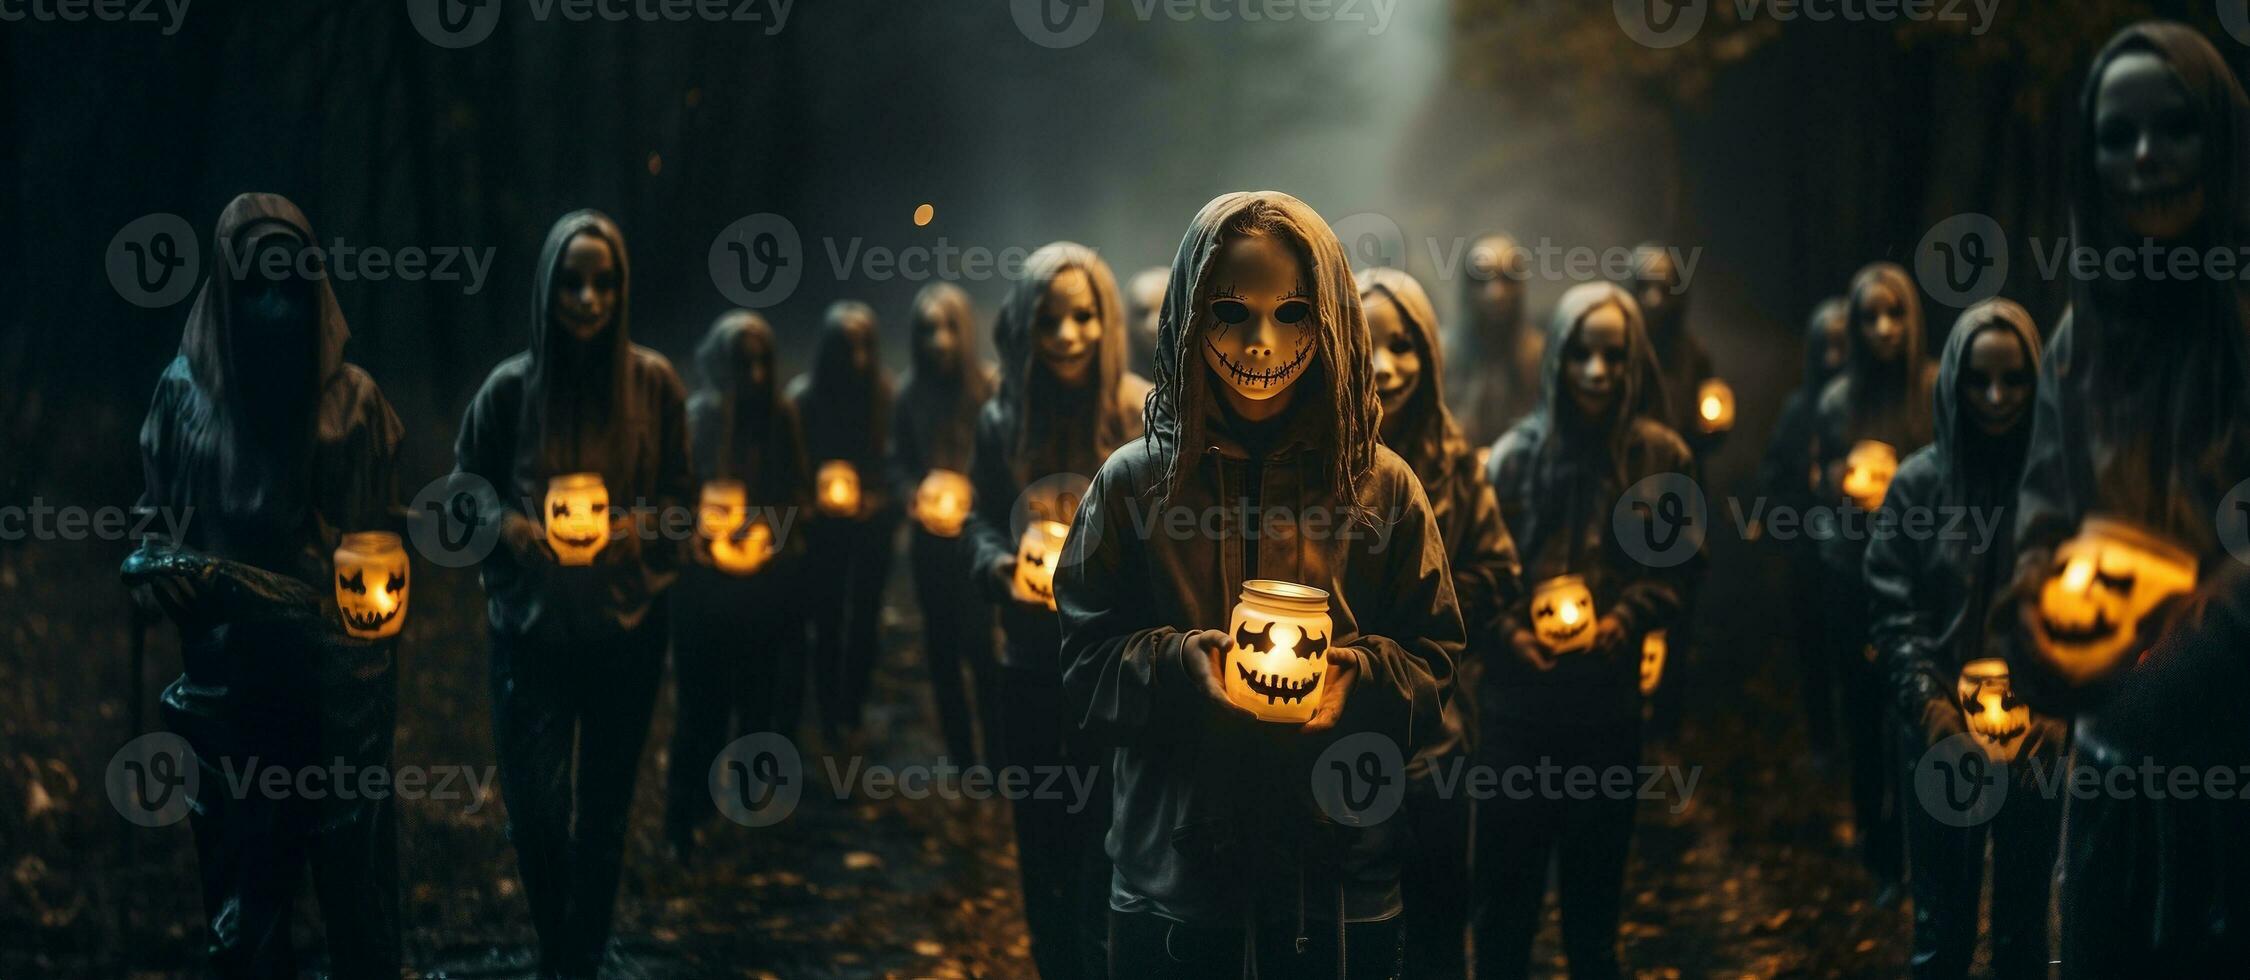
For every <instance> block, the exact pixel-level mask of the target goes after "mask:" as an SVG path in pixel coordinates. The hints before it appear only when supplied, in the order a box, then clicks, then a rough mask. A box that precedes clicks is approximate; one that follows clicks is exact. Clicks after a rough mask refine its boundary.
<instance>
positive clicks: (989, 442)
mask: <svg viewBox="0 0 2250 980" xmlns="http://www.w3.org/2000/svg"><path fill="white" fill-rule="evenodd" d="M1070 269H1080V270H1083V271H1084V272H1085V273H1086V278H1087V279H1088V280H1089V283H1090V286H1091V288H1092V289H1093V291H1094V302H1095V305H1097V306H1099V307H1100V313H1101V325H1102V336H1101V340H1100V341H1099V342H1098V344H1097V346H1096V349H1095V352H1094V368H1093V377H1092V378H1091V379H1090V380H1091V381H1092V384H1090V385H1088V386H1087V387H1086V388H1085V389H1083V390H1082V391H1079V392H1071V391H1067V390H1065V389H1063V388H1062V387H1060V386H1059V385H1057V384H1056V383H1055V382H1054V379H1053V376H1052V375H1051V374H1050V373H1049V372H1048V371H1047V369H1046V367H1045V365H1044V364H1043V363H1042V362H1041V361H1040V360H1039V352H1038V347H1039V340H1038V336H1037V334H1036V331H1037V330H1038V320H1039V305H1040V303H1041V302H1043V301H1044V300H1045V298H1046V295H1047V289H1048V287H1049V286H1050V285H1051V284H1052V283H1053V282H1054V281H1055V277H1057V276H1060V275H1062V274H1063V273H1064V272H1065V271H1068V270H1070ZM993 340H994V342H995V343H996V344H997V345H998V347H999V348H1000V391H999V393H998V394H996V395H994V396H993V397H992V399H991V400H990V401H987V402H985V403H984V409H983V410H982V411H980V412H978V413H977V420H976V452H975V459H974V461H973V463H972V465H971V470H970V480H971V482H972V483H973V484H974V486H975V489H976V503H975V506H974V509H973V511H972V513H971V514H970V515H969V523H968V527H967V529H966V532H965V533H966V534H967V536H968V539H969V542H970V548H971V556H970V562H971V568H972V570H973V574H974V576H975V578H976V581H977V585H978V587H979V588H982V589H983V590H984V591H985V595H986V597H987V598H989V599H991V600H992V601H993V602H994V603H996V604H998V605H999V607H1000V624H1001V626H1002V627H1003V628H1004V629H1005V630H1006V631H1007V634H1008V642H1007V644H1005V646H1004V647H1003V648H1002V650H1001V654H1000V662H1001V663H1003V664H1006V665H1008V666H1010V667H1027V668H1032V669H1035V670H1059V669H1061V665H1060V664H1059V663H1058V662H1057V661H1056V659H1055V658H1056V657H1057V656H1059V654H1060V651H1061V645H1062V633H1061V626H1060V625H1059V624H1058V622H1057V621H1056V619H1055V617H1054V616H1053V615H1051V614H1049V613H1047V612H1045V611H1044V610H1038V609H1028V608H1024V607H1022V606H1021V605H1020V604H1019V603H1017V602H1015V601H1013V599H1011V598H1010V597H1009V595H1008V593H1007V590H1006V588H1005V587H1004V586H1003V584H1002V576H1001V574H1000V569H1001V568H1003V567H1005V566H1006V565H1007V564H1008V563H1009V562H1012V561H1014V560H1015V557H1016V540H1017V538H1016V535H1017V534H1018V533H1019V532H1020V531H1021V530H1022V527H1023V525H1022V523H1021V521H1022V520H1023V519H1024V518H1021V517H1018V516H1017V508H1018V506H1019V504H1021V505H1023V506H1024V507H1025V508H1026V509H1027V510H1028V514H1027V515H1026V516H1028V517H1036V518H1037V519H1039V520H1052V521H1061V522H1063V523H1066V524H1067V523H1070V521H1071V519H1072V518H1073V517H1075V516H1077V505H1078V499H1077V492H1078V491H1079V490H1081V489H1082V484H1081V483H1080V481H1081V480H1083V479H1085V478H1086V476H1087V474H1090V473H1092V472H1094V471H1095V470H1096V469H1099V468H1100V467H1101V464H1102V460H1105V459H1108V458H1109V455H1110V453H1112V452H1114V451H1116V449H1117V447H1119V446H1121V445H1124V444H1125V443H1126V442H1127V441H1128V440H1131V439H1135V438H1139V436H1140V434H1141V409H1142V400H1143V399H1144V398H1145V397H1146V396H1147V393H1148V385H1147V383H1146V382H1144V381H1141V380H1140V378H1138V377H1137V376H1135V375H1133V374H1131V373H1130V372H1128V371H1126V370H1125V360H1126V347H1127V346H1128V345H1129V344H1130V343H1131V339H1130V337H1129V335H1128V334H1127V333H1126V326H1125V310H1124V308H1123V307H1121V306H1120V305H1119V304H1118V293H1117V278H1116V277H1115V276H1114V275H1112V274H1111V273H1110V269H1109V263H1107V262H1104V261H1102V258H1101V256H1099V255H1097V254H1095V252H1094V250H1093V249H1090V248H1087V247H1086V246H1084V245H1079V244H1077V243H1074V242H1055V243H1053V244H1050V245H1047V246H1044V247H1042V248H1040V249H1039V250H1038V251H1035V252H1033V253H1031V257H1030V258H1029V259H1026V260H1025V262H1024V271H1023V277H1022V278H1021V279H1019V280H1017V281H1016V285H1015V288H1013V289H1011V290H1009V292H1008V299H1007V302H1006V303H1005V304H1004V305H1003V306H1001V308H1000V316H999V318H998V320H997V322H996V323H995V324H994V325H993ZM1066 474H1067V475H1070V476H1075V477H1077V478H1078V479H1067V478H1066V479H1063V480H1052V481H1050V480H1048V478H1049V477H1055V476H1062V475H1066ZM1033 484H1037V485H1038V486H1039V487H1040V489H1041V492H1040V493H1039V494H1037V495H1036V497H1034V498H1032V499H1019V498H1023V497H1024V491H1025V490H1026V489H1027V488H1029V487H1031V486H1032V485H1033Z"/></svg>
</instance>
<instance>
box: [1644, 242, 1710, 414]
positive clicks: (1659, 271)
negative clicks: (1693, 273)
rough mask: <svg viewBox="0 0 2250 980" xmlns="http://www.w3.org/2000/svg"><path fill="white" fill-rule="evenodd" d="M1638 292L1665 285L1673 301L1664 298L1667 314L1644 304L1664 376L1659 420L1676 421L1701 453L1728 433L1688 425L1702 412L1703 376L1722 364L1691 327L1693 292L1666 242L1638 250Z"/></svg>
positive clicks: (1653, 347) (1658, 365)
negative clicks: (1655, 312) (1689, 291)
mask: <svg viewBox="0 0 2250 980" xmlns="http://www.w3.org/2000/svg"><path fill="white" fill-rule="evenodd" d="M1634 275H1635V277H1636V278H1635V279H1634V282H1633V284H1632V285H1631V286H1630V287H1628V288H1631V289H1633V290H1635V295H1634V298H1635V300H1636V301H1637V300H1638V299H1639V291H1640V290H1642V289H1646V288H1652V287H1653V288H1657V289H1662V290H1665V291H1666V292H1667V293H1669V294H1670V297H1669V299H1670V301H1669V302H1668V303H1666V304H1665V307H1664V315H1663V316H1662V317H1657V316H1653V315H1650V314H1648V313H1647V310H1646V308H1645V307H1644V308H1643V311H1642V312H1643V316H1644V318H1645V319H1647V321H1648V342H1649V352H1650V353H1651V354H1652V355H1654V356H1655V359H1656V369H1657V373H1658V374H1659V375H1660V376H1661V377H1662V378H1663V384H1664V395H1663V399H1662V403H1663V406H1664V414H1662V415H1660V416H1657V421H1659V422H1662V423H1664V424H1665V425H1667V426H1670V427H1672V429H1673V431H1674V432H1675V433H1677V434H1678V435H1679V437H1680V438H1681V439H1682V440H1683V441H1685V442H1687V444H1688V448H1689V449H1691V450H1693V451H1694V452H1695V454H1696V456H1697V457H1698V458H1701V457H1702V456H1704V455H1706V454H1708V453H1710V452H1712V451H1714V450H1716V449H1717V448H1718V446H1719V444H1720V442H1721V441H1722V440H1723V439H1724V436H1725V433H1709V434H1706V433H1704V432H1702V431H1700V430H1697V429H1694V428H1692V427H1690V426H1689V425H1688V423H1689V422H1691V421H1692V420H1694V419H1695V418H1696V416H1697V411H1696V401H1697V399H1698V398H1699V397H1701V394H1700V393H1701V391H1702V387H1703V382H1704V381H1706V380H1708V379H1710V378H1713V377H1716V376H1717V375H1718V370H1717V369H1716V368H1715V367H1714V366H1713V365H1712V363H1711V352H1710V351H1709V350H1708V349H1706V348H1705V347H1704V346H1703V340H1702V338H1700V337H1697V336H1696V335H1695V334H1693V333H1691V332H1689V331H1688V295H1687V290H1686V286H1685V284H1684V283H1683V282H1682V281H1681V278H1680V270H1679V264H1678V262H1677V261H1676V260H1675V259H1674V258H1673V256H1672V253H1671V251H1670V250H1668V249H1667V248H1666V247H1665V246H1662V245H1655V244H1646V245H1642V246H1640V247H1639V248H1638V249H1635V250H1634Z"/></svg>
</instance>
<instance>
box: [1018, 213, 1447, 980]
mask: <svg viewBox="0 0 2250 980" xmlns="http://www.w3.org/2000/svg"><path fill="white" fill-rule="evenodd" d="M1163 309H1164V312H1163V314H1162V325H1161V327H1160V330H1159V338H1160V343H1159V344H1158V347H1157V351H1156V379H1155V381H1156V389H1155V392H1154V394H1153V395H1152V396H1151V397H1150V399H1149V406H1150V413H1149V425H1148V433H1147V435H1146V436H1145V437H1143V438H1142V439H1140V440H1137V441H1135V442H1132V443H1128V444H1126V445H1125V446H1124V447H1123V448H1121V449H1119V450H1118V451H1117V452H1116V453H1114V454H1112V455H1111V456H1110V457H1109V461H1108V462H1106V463H1104V464H1103V465H1102V467H1101V470H1100V472H1098V473H1097V474H1096V475H1095V477H1094V481H1093V485H1092V486H1091V487H1090V488H1089V489H1088V492H1087V495H1086V499H1085V503H1084V504H1083V505H1082V506H1081V507H1080V508H1079V510H1078V516H1077V520H1076V522H1075V523H1074V524H1073V525H1072V528H1071V532H1070V544H1069V545H1068V547H1067V548H1066V550H1065V553H1064V557H1063V564H1062V567H1061V569H1059V570H1058V571H1057V573H1056V583H1055V593H1056V597H1057V601H1058V603H1059V605H1060V609H1061V616H1062V664H1063V673H1064V676H1063V685H1064V690H1065V694H1066V698H1067V703H1068V707H1069V710H1070V713H1071V717H1072V718H1073V719H1074V720H1075V721H1076V724H1077V725H1078V726H1079V727H1081V728H1082V729H1083V730H1084V732H1085V733H1086V734H1087V735H1089V736H1092V737H1095V738H1100V739H1103V740H1106V741H1108V742H1110V743H1111V744H1114V745H1115V746H1116V747H1117V748H1116V752H1115V757H1114V761H1115V766H1114V773H1115V778H1116V792H1115V794H1114V799H1115V803H1116V812H1115V814H1114V817H1113V819H1112V820H1111V822H1110V827H1109V840H1108V849H1109V855H1110V857H1111V858H1112V859H1114V861H1115V864H1116V873H1115V876H1114V877H1113V879H1112V882H1111V886H1110V899H1109V901H1110V908H1111V909H1112V910H1113V912H1112V918H1111V926H1112V930H1111V940H1112V941H1111V949H1110V955H1111V957H1112V959H1111V964H1112V975H1115V976H1155V975H1168V974H1170V973H1172V972H1176V971H1178V970H1181V969H1193V970H1201V971H1205V972H1204V973H1198V974H1197V975H1206V974H1219V975H1231V974H1226V973H1223V972H1222V971H1236V972H1239V971H1241V970H1243V969H1244V968H1245V967H1246V963H1245V959H1249V960H1251V961H1252V962H1253V963H1254V964H1255V966H1256V968H1257V969H1258V970H1259V971H1261V972H1267V973H1268V975H1288V976H1298V975H1317V976H1327V975H1330V973H1331V970H1332V968H1334V967H1337V966H1339V965H1341V966H1342V967H1343V969H1342V971H1341V972H1343V973H1345V974H1346V975H1350V976H1362V975H1365V976H1387V975H1389V973H1388V971H1389V970H1390V969H1391V968H1392V967H1393V966H1394V965H1395V964H1396V962H1397V958H1398V955H1399V935H1400V933H1399V927H1398V923H1397V922H1396V921H1395V917H1396V916H1397V914H1398V912H1399V900H1398V875H1399V861H1400V854H1401V842H1400V841H1399V839H1398V834H1399V830H1400V827H1399V825H1398V824H1397V822H1395V821H1394V822H1374V823H1371V824H1368V825H1364V826H1356V825H1347V824H1343V823H1338V822H1335V821H1333V820H1331V819H1329V817H1328V816H1327V815H1326V814H1327V812H1328V811H1325V810H1324V809H1323V808H1321V807H1320V806H1318V805H1316V804H1315V802H1314V801H1313V799H1312V798H1311V794H1310V787H1309V786H1308V785H1307V783H1306V780H1305V779H1304V775H1303V774H1304V773H1306V772H1308V771H1311V766H1312V763H1313V760H1314V759H1316V758H1318V757H1319V756H1320V754H1321V753H1322V752H1323V751H1324V750H1326V749H1328V748H1329V747H1330V746H1332V745H1334V744H1335V743H1336V742H1337V740H1339V739H1341V738H1345V737H1348V736H1354V735H1358V736H1361V737H1362V738H1363V739H1364V738H1366V737H1368V736H1380V737H1381V738H1387V739H1389V740H1390V742H1391V743H1392V744H1394V745H1396V746H1397V747H1398V748H1399V749H1400V750H1401V752H1402V754H1404V755H1406V756H1408V757H1411V756H1412V755H1413V754H1415V753H1416V752H1418V751H1419V750H1421V749H1423V748H1426V747H1428V746H1429V745H1432V744H1434V743H1435V742H1437V741H1438V740H1440V739H1442V738H1443V737H1444V725H1443V721H1442V718H1441V717H1440V685H1441V683H1443V682H1445V681H1446V680H1448V679H1450V677H1451V675H1452V664H1453V659H1454V656H1455V655H1456V654H1457V653H1458V651H1459V650H1460V648H1461V644H1462V632H1461V620H1460V614H1459V612H1458V610H1457V608H1456V606H1455V603H1454V595H1453V586H1452V582H1451V575H1450V574H1449V569H1448V565H1447V562H1446V550H1445V542H1444V540H1443V538H1442V537H1440V535H1439V533H1438V528H1437V521H1436V518H1435V517H1434V515H1433V514H1432V512H1431V508H1430V504H1429V502H1428V500H1427V498H1425V497H1424V496H1423V492H1422V486H1421V481H1419V480H1417V479H1416V478H1415V476H1414V472H1413V470H1412V469H1411V468H1409V467H1408V466H1407V464H1406V462H1405V461H1404V460H1402V459H1400V458H1399V457H1398V455H1397V454H1396V453H1394V452H1392V451H1391V450H1389V449H1387V448H1384V447H1383V446H1382V445H1381V444H1380V443H1379V442H1378V440H1377V437H1376V426H1377V423H1378V420H1379V416H1380V408H1379V403H1378V402H1377V400H1376V395H1375V391H1374V384H1373V378H1372V370H1371V366H1370V358H1369V351H1368V336H1367V328H1366V325H1365V323H1364V321H1363V319H1362V316H1361V311H1360V304H1359V294H1358V290H1357V289H1356V288H1355V287H1354V284H1353V282H1352V278H1351V269H1350V267H1349V265H1348V264H1347V263H1346V261H1345V257H1344V252H1343V248H1342V246H1341V245H1340V244H1338V242H1337V240H1336V238H1335V235H1334V233H1333V232H1331V231H1330V230H1329V227H1328V224H1327V222H1325V221H1323V220H1322V219H1321V218H1320V216H1319V215H1318V214H1316V213H1314V212H1313V210H1312V209H1311V208H1309V207H1307V206H1306V205H1305V204H1304V203H1303V202H1301V201H1298V200H1297V199H1296V198H1293V197H1290V196H1288V195H1286V194H1282V193H1278V192H1274V191H1259V192H1252V193H1235V194H1226V195H1223V196H1221V197H1218V198H1216V199H1214V200H1213V201H1211V203H1209V204H1207V205H1205V206H1204V208H1203V210H1202V211H1201V212H1200V213H1199V214H1197V215H1196V217H1195V220H1194V222H1193V223H1192V224H1191V225H1190V226H1189V228H1188V231H1187V234H1186V235H1185V236H1184V237H1183V238H1182V240H1181V242H1180V248H1179V253H1178V255H1177V257H1176V258H1175V259H1174V261H1173V263H1172V280H1171V284H1170V286H1169V287H1168V288H1167V290H1166V292H1165V297H1164V308H1163ZM1222 371H1224V372H1225V373H1224V375H1222V374H1221V372H1222ZM1245 518H1247V520H1248V521H1251V522H1255V524H1253V525H1251V526H1248V527H1245V526H1244V520H1245ZM1148 529H1154V530H1148ZM1250 579H1279V580H1284V581H1287V582H1291V583H1295V584H1298V585H1305V586H1311V587H1314V588H1318V589H1322V590H1325V591H1326V592H1327V593H1328V595H1329V602H1328V614H1329V616H1330V619H1331V622H1332V628H1331V630H1330V635H1329V636H1328V637H1326V638H1325V639H1326V640H1327V651H1326V658H1325V659H1326V670H1327V674H1326V675H1325V677H1324V678H1323V680H1322V682H1321V683H1322V691H1323V696H1322V698H1321V702H1320V703H1319V705H1318V706H1317V711H1316V712H1315V713H1314V715H1313V717H1312V719H1311V720H1310V721H1308V722H1306V723H1304V724H1303V725H1291V724H1277V723H1273V722H1264V721H1259V720H1256V719H1255V718H1254V717H1253V716H1252V715H1251V714H1250V713H1249V712H1248V711H1247V710H1245V709H1243V708H1240V707H1236V706H1234V705H1233V704H1232V703H1230V702H1229V701H1228V700H1227V699H1226V695H1225V693H1224V690H1223V687H1222V681H1221V671H1222V670H1224V669H1225V667H1226V664H1225V660H1224V658H1225V657H1226V655H1227V654H1228V651H1229V649H1230V647H1231V646H1232V645H1233V641H1232V640H1231V639H1230V638H1229V636H1228V635H1227V634H1226V632H1225V627H1226V626H1227V625H1228V623H1229V620H1230V613H1231V610H1232V608H1233V606H1234V604H1235V602H1236V600H1237V599H1238V598H1239V596H1240V595H1241V593H1242V588H1243V583H1244V582H1245V581H1246V580H1250ZM1361 792H1364V787H1363V788H1359V789H1353V790H1352V795H1354V796H1355V797H1356V796H1357V795H1358V794H1359V793H1361ZM1308 919H1309V920H1311V921H1310V922H1308ZM1315 924H1317V926H1316V925H1315ZM1167 954H1169V955H1167ZM1183 963H1184V964H1187V965H1186V966H1184V967H1183V966H1181V965H1180V964H1183ZM1378 971H1380V972H1378Z"/></svg>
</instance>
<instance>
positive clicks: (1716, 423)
mask: <svg viewBox="0 0 2250 980" xmlns="http://www.w3.org/2000/svg"><path fill="white" fill-rule="evenodd" d="M1695 425H1696V428H1698V429H1700V430H1702V431H1703V432H1704V433H1706V434H1715V433H1720V432H1725V431H1727V430H1729V429H1732V428H1734V388H1733V387H1732V386H1731V385H1728V384H1727V383H1726V382H1724V381H1721V380H1719V379H1717V378H1706V379H1704V382H1703V384H1702V386H1701V387H1700V388H1699V389H1698V390H1697V391H1696V394H1695Z"/></svg>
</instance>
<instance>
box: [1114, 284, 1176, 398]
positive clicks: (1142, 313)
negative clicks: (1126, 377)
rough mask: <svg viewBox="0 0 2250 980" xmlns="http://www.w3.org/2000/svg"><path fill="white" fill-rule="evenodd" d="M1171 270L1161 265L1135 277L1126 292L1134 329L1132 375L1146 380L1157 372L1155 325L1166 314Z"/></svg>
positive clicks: (1127, 309)
mask: <svg viewBox="0 0 2250 980" xmlns="http://www.w3.org/2000/svg"><path fill="white" fill-rule="evenodd" d="M1171 282H1172V270H1170V269H1167V268H1165V267H1163V266H1161V265H1159V266H1153V267H1151V268H1147V269H1142V270H1141V271H1139V272H1136V273H1133V278H1132V279H1131V280H1130V281H1129V282H1128V283H1127V284H1126V288H1125V316H1126V323H1127V325H1129V326H1131V327H1132V334H1133V340H1132V348H1133V350H1132V355H1133V356H1132V363H1133V373H1134V374H1138V375H1141V376H1143V377H1146V376H1148V375H1150V374H1153V373H1155V371H1156V366H1155V365H1156V324H1157V322H1158V315H1159V314H1162V313H1163V312H1164V287H1165V286H1167V285H1170V284H1171Z"/></svg>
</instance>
